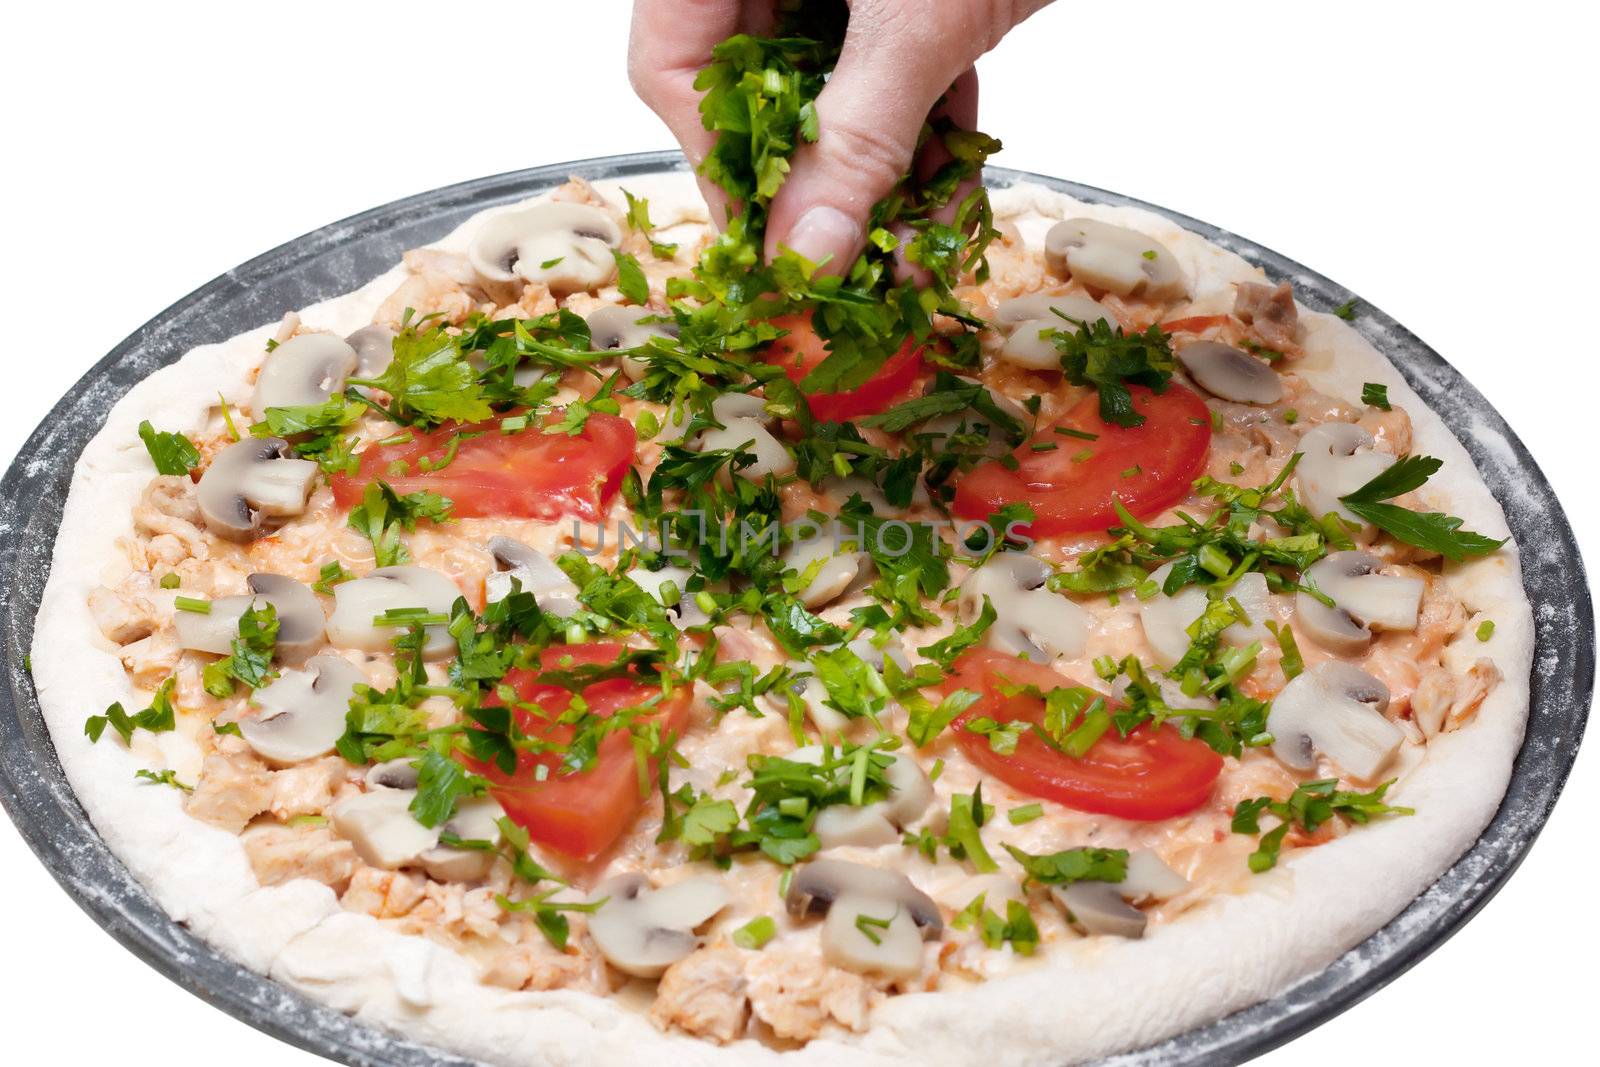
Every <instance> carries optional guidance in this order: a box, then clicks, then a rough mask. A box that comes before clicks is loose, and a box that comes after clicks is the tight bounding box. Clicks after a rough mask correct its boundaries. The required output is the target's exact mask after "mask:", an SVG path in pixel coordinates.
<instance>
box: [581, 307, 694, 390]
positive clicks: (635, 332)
mask: <svg viewBox="0 0 1600 1067" xmlns="http://www.w3.org/2000/svg"><path fill="white" fill-rule="evenodd" d="M661 317H662V316H661V315H660V314H659V313H658V312H655V311H651V310H650V309H649V308H639V307H625V306H623V305H622V304H605V305H603V306H601V307H598V308H595V309H594V310H593V311H591V312H589V317H588V319H587V320H586V321H587V322H588V323H589V348H590V350H591V351H594V352H611V351H615V350H616V349H619V348H620V349H628V348H639V347H641V346H643V345H646V344H649V343H650V338H652V337H668V338H674V339H675V338H677V336H678V324H677V323H676V322H673V321H671V320H670V319H668V320H666V321H663V322H654V321H651V320H653V319H659V318H661ZM649 369H650V368H649V367H648V366H647V365H646V364H645V363H644V361H642V360H639V359H635V358H634V357H633V356H623V357H622V373H623V374H626V375H627V376H628V380H629V381H635V382H636V381H638V380H639V379H640V378H643V377H644V375H645V372H646V371H647V370H649Z"/></svg>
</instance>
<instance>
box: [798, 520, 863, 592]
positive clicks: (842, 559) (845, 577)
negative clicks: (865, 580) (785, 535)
mask: <svg viewBox="0 0 1600 1067" xmlns="http://www.w3.org/2000/svg"><path fill="white" fill-rule="evenodd" d="M782 559H783V565H784V567H786V568H787V569H789V570H792V571H796V572H798V573H799V574H800V575H801V576H802V577H804V576H806V575H808V574H809V575H810V579H809V580H808V581H807V582H806V584H805V585H804V586H803V587H801V588H800V589H799V590H798V592H797V594H796V595H798V596H799V598H800V603H802V604H804V605H805V606H806V607H808V608H819V607H821V606H822V605H824V604H827V603H828V602H830V601H832V600H834V599H836V598H837V597H839V596H840V595H841V594H843V593H844V591H845V590H847V589H849V588H850V584H851V583H852V582H854V581H855V580H856V578H857V577H859V576H860V574H861V569H862V568H863V567H865V566H866V565H867V562H868V560H869V559H870V557H869V556H868V555H867V553H865V552H863V551H861V550H860V549H854V548H841V547H839V545H838V544H837V543H836V539H833V538H828V537H825V536H823V535H821V534H820V533H819V534H818V535H817V536H816V537H805V538H801V539H800V540H797V541H795V542H794V543H793V544H791V545H790V546H789V547H788V548H786V549H784V551H783V556H782Z"/></svg>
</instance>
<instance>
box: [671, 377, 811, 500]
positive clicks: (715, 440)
mask: <svg viewBox="0 0 1600 1067" xmlns="http://www.w3.org/2000/svg"><path fill="white" fill-rule="evenodd" d="M711 416H712V418H714V419H716V420H717V421H718V422H719V423H721V424H722V425H721V427H720V428H718V427H712V428H710V429H708V430H704V431H702V432H701V433H700V435H699V438H698V439H697V441H696V443H695V447H696V448H697V449H698V450H699V451H701V452H715V451H719V450H721V449H728V448H737V449H739V450H740V451H743V452H749V453H752V454H753V455H754V456H755V457H756V461H755V462H754V463H752V464H751V465H750V466H748V467H743V468H741V469H740V470H739V472H738V473H739V475H740V477H743V478H750V479H752V480H754V479H760V478H765V477H766V476H767V475H769V474H775V475H779V476H782V475H785V474H789V473H791V472H792V471H793V470H794V468H795V463H794V457H793V456H791V455H790V454H789V450H788V449H786V448H784V447H783V442H781V441H779V440H778V439H777V438H776V437H774V436H773V435H772V432H771V431H770V430H768V429H767V423H769V422H771V421H772V417H771V416H770V415H768V414H767V412H766V401H765V400H762V399H761V398H760V397H756V396H750V395H749V394H747V393H724V394H723V395H722V396H719V397H717V398H716V399H715V400H714V401H712V402H711Z"/></svg>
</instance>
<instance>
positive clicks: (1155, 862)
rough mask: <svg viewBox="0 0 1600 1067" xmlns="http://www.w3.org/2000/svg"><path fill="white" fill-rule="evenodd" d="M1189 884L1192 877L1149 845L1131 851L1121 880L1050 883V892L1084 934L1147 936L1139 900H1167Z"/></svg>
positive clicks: (1074, 925) (1129, 936) (1072, 923)
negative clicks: (1157, 853)
mask: <svg viewBox="0 0 1600 1067" xmlns="http://www.w3.org/2000/svg"><path fill="white" fill-rule="evenodd" d="M1188 888H1189V880H1188V879H1187V878H1185V877H1183V876H1182V875H1181V874H1179V873H1178V872H1177V871H1174V870H1173V869H1172V868H1171V867H1168V866H1167V864H1166V863H1165V861H1163V860H1162V859H1161V857H1160V856H1158V855H1156V854H1155V853H1154V852H1151V851H1149V850H1146V849H1138V850H1135V851H1132V852H1130V853H1128V866H1127V872H1126V874H1125V876H1124V877H1123V879H1122V881H1120V882H1072V883H1070V884H1068V885H1059V886H1051V887H1050V895H1051V896H1052V897H1054V898H1055V900H1056V903H1058V904H1060V905H1061V907H1062V910H1064V911H1065V912H1066V913H1067V922H1068V923H1069V924H1070V925H1071V926H1072V928H1073V929H1075V930H1077V931H1078V932H1079V933H1081V934H1085V935H1094V934H1105V935H1109V936H1112V937H1127V938H1139V937H1143V936H1144V931H1145V927H1146V925H1147V923H1148V919H1147V918H1146V917H1145V914H1144V912H1142V911H1140V910H1139V909H1138V908H1136V907H1134V902H1136V901H1146V900H1166V899H1167V898H1169V897H1175V896H1177V895H1178V894H1179V893H1181V892H1183V891H1184V890H1185V889H1188Z"/></svg>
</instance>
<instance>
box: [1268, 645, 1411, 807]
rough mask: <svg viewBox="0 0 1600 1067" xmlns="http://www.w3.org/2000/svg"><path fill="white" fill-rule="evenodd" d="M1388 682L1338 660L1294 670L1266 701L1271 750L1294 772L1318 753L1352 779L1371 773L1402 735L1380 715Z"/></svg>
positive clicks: (1306, 767)
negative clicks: (1297, 673) (1287, 681)
mask: <svg viewBox="0 0 1600 1067" xmlns="http://www.w3.org/2000/svg"><path fill="white" fill-rule="evenodd" d="M1388 707H1389V687H1388V686H1386V685H1384V684H1383V683H1382V682H1381V681H1379V680H1378V679H1377V678H1374V677H1373V676H1372V675H1370V674H1368V673H1367V672H1366V671H1364V670H1362V669H1361V668H1359V667H1357V666H1354V665H1353V664H1350V663H1345V662H1343V661H1342V660H1329V661H1328V662H1326V663H1319V664H1317V665H1316V666H1315V667H1311V668H1309V669H1307V670H1306V671H1305V672H1303V673H1302V674H1299V675H1297V676H1296V677H1295V678H1294V679H1293V680H1292V681H1290V682H1289V684H1288V685H1286V686H1284V687H1283V689H1282V690H1281V691H1280V692H1279V693H1278V695H1277V697H1276V698H1274V699H1273V701H1272V710H1271V711H1269V712H1268V713H1267V732H1268V733H1270V734H1272V736H1273V738H1274V739H1275V740H1274V741H1273V742H1272V754H1273V755H1275V756H1277V757H1278V759H1279V760H1280V761H1282V762H1283V763H1284V765H1286V766H1288V767H1292V768H1294V769H1295V770H1298V771H1309V770H1311V769H1312V768H1313V767H1315V766H1316V757H1317V755H1318V754H1319V753H1320V754H1321V755H1323V756H1326V757H1327V758H1328V759H1330V760H1332V761H1333V762H1334V763H1336V764H1337V765H1338V766H1339V768H1340V769H1341V770H1343V771H1344V772H1345V773H1346V774H1349V775H1351V776H1353V777H1356V778H1362V779H1371V778H1374V777H1376V776H1377V774H1378V772H1379V771H1381V770H1382V769H1383V768H1384V766H1385V765H1386V764H1387V763H1388V762H1389V760H1390V759H1391V758H1392V757H1393V756H1394V754H1395V753H1396V752H1397V751H1399V748H1400V742H1401V740H1402V739H1403V737H1404V734H1402V733H1401V732H1400V728H1399V727H1398V726H1396V725H1395V724H1394V723H1392V722H1390V721H1389V720H1388V719H1387V718H1385V717H1384V715H1383V713H1384V711H1385V710H1386V709H1387V708H1388Z"/></svg>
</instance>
